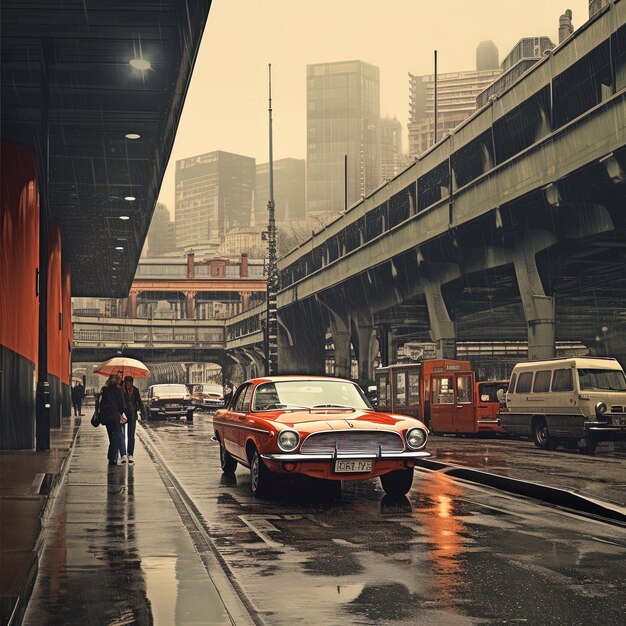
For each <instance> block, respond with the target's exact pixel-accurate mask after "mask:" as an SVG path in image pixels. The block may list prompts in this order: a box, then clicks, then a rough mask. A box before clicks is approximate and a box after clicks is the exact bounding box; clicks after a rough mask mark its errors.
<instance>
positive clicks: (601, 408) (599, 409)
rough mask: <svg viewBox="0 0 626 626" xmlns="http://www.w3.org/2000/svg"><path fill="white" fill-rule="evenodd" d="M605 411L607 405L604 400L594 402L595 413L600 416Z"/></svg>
mask: <svg viewBox="0 0 626 626" xmlns="http://www.w3.org/2000/svg"><path fill="white" fill-rule="evenodd" d="M606 411H607V406H606V404H605V403H604V402H598V404H596V415H598V416H602V415H604V414H605V413H606Z"/></svg>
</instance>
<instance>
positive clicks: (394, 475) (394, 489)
mask: <svg viewBox="0 0 626 626" xmlns="http://www.w3.org/2000/svg"><path fill="white" fill-rule="evenodd" d="M380 482H381V484H382V486H383V489H384V490H385V493H386V494H387V495H390V496H404V495H406V494H407V493H408V491H409V489H410V488H411V485H412V484H413V470H412V469H406V470H396V471H395V472H389V474H383V475H382V476H381V477H380Z"/></svg>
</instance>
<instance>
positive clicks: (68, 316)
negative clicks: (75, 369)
mask: <svg viewBox="0 0 626 626" xmlns="http://www.w3.org/2000/svg"><path fill="white" fill-rule="evenodd" d="M61 295H62V304H63V331H62V344H63V345H62V355H63V356H62V358H63V376H61V382H63V383H65V384H67V385H69V384H70V373H71V369H72V362H71V354H72V339H73V338H74V328H73V326H72V281H71V277H70V267H69V265H68V264H67V263H63V264H62V266H61Z"/></svg>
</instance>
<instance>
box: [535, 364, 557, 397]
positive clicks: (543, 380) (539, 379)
mask: <svg viewBox="0 0 626 626" xmlns="http://www.w3.org/2000/svg"><path fill="white" fill-rule="evenodd" d="M550 378H552V370H540V371H538V372H537V373H536V374H535V382H534V383H533V393H545V392H546V391H550Z"/></svg>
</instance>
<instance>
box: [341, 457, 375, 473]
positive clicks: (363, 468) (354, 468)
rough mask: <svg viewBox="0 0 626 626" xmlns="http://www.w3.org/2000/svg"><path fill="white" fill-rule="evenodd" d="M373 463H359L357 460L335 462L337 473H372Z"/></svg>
mask: <svg viewBox="0 0 626 626" xmlns="http://www.w3.org/2000/svg"><path fill="white" fill-rule="evenodd" d="M371 471H372V462H371V461H359V460H357V459H355V460H350V461H335V472H349V473H352V472H371Z"/></svg>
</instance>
